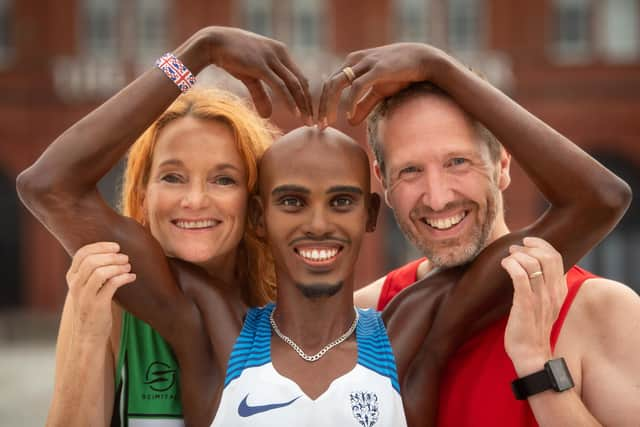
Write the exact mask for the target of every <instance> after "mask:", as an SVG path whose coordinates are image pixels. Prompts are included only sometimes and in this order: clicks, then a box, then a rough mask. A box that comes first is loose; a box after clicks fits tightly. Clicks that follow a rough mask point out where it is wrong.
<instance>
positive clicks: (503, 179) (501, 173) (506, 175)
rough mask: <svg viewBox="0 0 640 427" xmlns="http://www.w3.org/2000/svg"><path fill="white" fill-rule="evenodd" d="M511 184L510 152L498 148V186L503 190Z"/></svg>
mask: <svg viewBox="0 0 640 427" xmlns="http://www.w3.org/2000/svg"><path fill="white" fill-rule="evenodd" d="M509 184H511V154H509V153H508V152H507V150H505V149H504V148H502V149H501V150H500V161H499V162H498V188H499V189H500V191H504V190H506V189H507V187H509Z"/></svg>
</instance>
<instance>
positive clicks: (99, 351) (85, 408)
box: [46, 337, 112, 427]
mask: <svg viewBox="0 0 640 427" xmlns="http://www.w3.org/2000/svg"><path fill="white" fill-rule="evenodd" d="M108 346H109V343H108V339H107V340H105V342H102V343H96V342H94V341H92V340H83V339H81V338H79V337H72V338H71V345H70V347H69V349H68V351H67V358H66V360H65V361H64V366H63V371H62V375H60V376H59V378H58V382H57V383H56V385H55V389H54V394H53V399H52V402H51V407H50V408H49V414H48V416H47V424H46V425H47V426H49V427H53V426H71V427H73V426H78V427H81V426H82V427H86V426H103V425H104V426H106V425H107V424H108V420H105V404H106V400H105V399H106V398H112V396H105V380H106V378H105V375H106V374H105V369H103V367H104V366H105V364H106V362H107V361H106V357H107V354H108V348H107V347H108Z"/></svg>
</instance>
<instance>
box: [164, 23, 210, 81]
mask: <svg viewBox="0 0 640 427" xmlns="http://www.w3.org/2000/svg"><path fill="white" fill-rule="evenodd" d="M215 38H216V35H215V31H214V28H213V27H208V28H205V29H202V30H200V31H198V32H196V33H195V34H194V35H192V36H191V37H189V39H187V41H185V42H184V43H183V44H182V45H180V46H179V47H178V48H177V49H176V50H175V51H174V52H173V54H174V55H175V56H176V57H177V58H178V59H179V60H180V61H181V62H182V63H183V64H184V65H185V66H186V67H187V68H188V69H189V70H190V71H191V72H192V73H193V75H194V76H195V75H197V74H198V73H199V72H200V71H202V70H203V69H204V68H205V67H206V66H207V65H209V64H212V63H213V60H212V58H211V51H212V49H211V46H212V43H213V40H214V39H215Z"/></svg>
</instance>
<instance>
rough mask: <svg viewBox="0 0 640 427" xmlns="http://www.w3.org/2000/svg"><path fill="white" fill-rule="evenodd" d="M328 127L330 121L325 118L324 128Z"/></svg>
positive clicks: (323, 121) (323, 120)
mask: <svg viewBox="0 0 640 427" xmlns="http://www.w3.org/2000/svg"><path fill="white" fill-rule="evenodd" d="M327 126H329V120H327V118H326V117H325V118H323V119H322V127H323V128H326V127H327Z"/></svg>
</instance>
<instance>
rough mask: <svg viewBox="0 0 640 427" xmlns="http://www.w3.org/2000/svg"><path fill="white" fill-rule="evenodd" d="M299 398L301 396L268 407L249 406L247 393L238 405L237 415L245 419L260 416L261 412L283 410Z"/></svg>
mask: <svg viewBox="0 0 640 427" xmlns="http://www.w3.org/2000/svg"><path fill="white" fill-rule="evenodd" d="M300 397H301V396H298V397H296V398H295V399H292V400H290V401H288V402H282V403H270V404H268V405H256V406H249V405H248V404H247V399H248V398H249V394H248V393H247V395H246V396H245V397H244V399H242V402H240V405H238V415H240V416H241V417H243V418H246V417H250V416H252V415H256V414H260V413H262V412H267V411H271V410H273V409H278V408H284V407H285V406H289V405H291V404H292V403H293V402H295V401H296V400H298V399H300Z"/></svg>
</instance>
